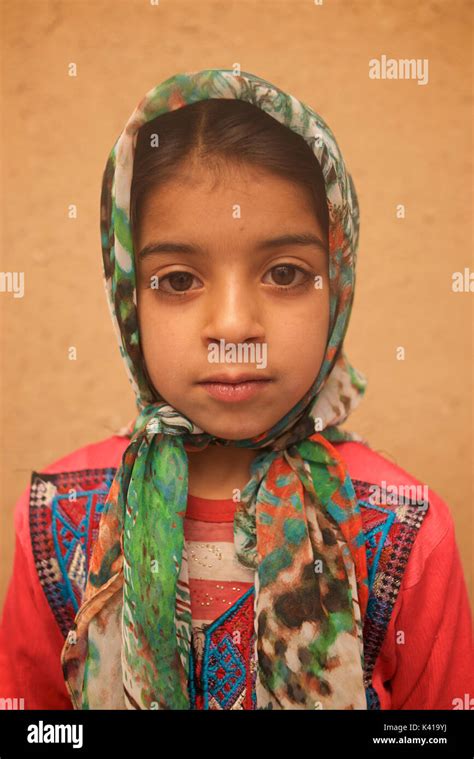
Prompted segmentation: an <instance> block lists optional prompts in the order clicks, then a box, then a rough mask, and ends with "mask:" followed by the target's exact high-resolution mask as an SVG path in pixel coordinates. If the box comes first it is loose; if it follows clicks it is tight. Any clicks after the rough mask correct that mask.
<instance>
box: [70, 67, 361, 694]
mask: <svg viewBox="0 0 474 759" xmlns="http://www.w3.org/2000/svg"><path fill="white" fill-rule="evenodd" d="M207 98H239V99H241V100H245V101H248V102H250V103H252V104H254V105H255V106H257V107H259V108H262V109H263V110H265V111H266V112H267V113H268V114H270V115H271V116H272V117H273V118H275V119H277V120H278V121H279V122H281V123H282V124H284V125H285V126H287V127H288V128H289V129H292V130H294V131H295V132H296V133H298V134H299V135H301V136H302V137H303V138H304V139H305V140H306V142H307V143H308V145H309V146H310V147H311V148H312V150H313V151H314V154H315V155H316V157H317V159H318V161H319V163H320V165H321V167H322V171H323V175H324V180H325V187H326V195H327V203H328V210H329V259H330V260H329V279H330V329H329V337H328V342H327V348H326V354H325V357H324V361H323V363H322V365H321V368H320V371H319V374H318V376H317V377H316V379H315V381H314V383H313V385H312V387H311V388H310V390H309V391H308V392H307V393H306V395H305V396H304V397H303V398H302V399H301V400H300V401H299V402H298V403H297V404H296V405H295V406H294V407H293V408H292V409H291V410H290V411H289V412H288V413H287V414H286V415H285V416H284V417H283V418H282V419H281V420H279V422H278V423H277V424H276V425H275V426H274V427H273V428H272V429H270V430H266V431H265V432H263V433H262V434H261V435H259V436H258V438H255V439H247V440H239V441H226V440H222V439H217V438H214V437H213V436H211V435H210V434H208V433H206V432H205V430H202V429H200V428H199V427H197V426H196V425H195V424H194V423H193V421H192V420H191V419H188V418H186V417H184V416H183V415H182V414H181V413H180V412H179V411H178V410H177V409H175V408H172V407H171V406H169V405H168V404H167V403H166V401H165V400H164V399H163V398H160V397H159V396H157V393H156V390H155V389H154V388H153V387H152V386H151V385H150V383H149V381H148V377H147V373H146V369H145V365H144V361H143V357H142V353H141V348H140V335H139V328H138V318H137V311H136V302H137V298H136V281H135V274H136V271H135V261H134V251H133V246H132V235H131V228H130V218H129V211H130V188H131V181H132V175H133V159H134V148H135V143H136V136H137V131H138V129H139V128H140V126H142V125H143V124H144V123H145V122H147V121H149V120H151V119H153V118H155V117H156V116H158V115H160V114H162V113H165V112H166V111H170V110H173V109H176V108H181V107H184V106H186V105H187V104H190V103H193V102H195V101H197V100H201V99H207ZM358 235H359V209H358V203H357V196H356V193H355V189H354V186H353V183H352V179H351V177H350V175H349V173H348V172H347V170H346V167H345V164H344V161H343V158H342V155H341V153H340V151H339V148H338V146H337V144H336V141H335V138H334V135H333V134H332V132H331V130H330V129H329V127H328V126H327V124H326V123H325V122H324V120H323V119H322V118H321V117H320V116H319V115H318V114H317V113H316V112H315V111H313V110H312V109H311V108H310V107H308V106H307V105H305V104H304V103H302V102H301V101H299V100H297V99H295V98H294V97H292V96H291V95H288V94H286V93H284V92H283V91H281V90H280V89H278V87H276V86H274V85H273V84H271V83H269V82H267V81H265V80H264V79H261V78H260V77H257V76H254V75H253V74H249V73H246V72H240V73H234V72H233V71H231V70H222V69H212V70H205V71H199V72H192V73H186V74H178V75H176V76H173V77H171V78H170V79H168V80H166V81H165V82H163V83H162V84H160V85H158V86H156V87H155V88H153V89H152V90H150V91H149V92H148V93H147V94H146V95H145V97H144V98H143V99H142V100H141V101H140V102H139V104H138V105H137V107H136V109H135V110H134V111H133V113H132V115H131V116H130V118H129V120H128V121H127V123H126V125H125V127H124V129H123V131H122V133H121V134H120V136H119V138H118V140H117V142H116V143H115V145H114V147H113V149H112V151H111V153H110V155H109V158H108V161H107V164H106V168H105V171H104V177H103V185H102V195H101V237H102V251H103V262H104V276H105V286H106V291H107V296H108V302H109V306H110V310H111V315H112V320H113V323H114V326H115V328H116V333H117V337H118V340H119V346H120V351H121V355H122V357H123V359H124V362H125V366H126V369H127V373H128V377H129V380H130V382H131V385H132V388H133V390H134V393H135V396H136V399H137V407H138V416H137V418H136V419H135V420H134V422H133V423H132V426H131V428H130V429H129V438H130V442H129V444H128V447H127V449H126V450H125V453H124V455H123V457H122V461H121V464H120V466H119V468H118V469H117V472H116V475H115V478H114V480H113V483H112V486H111V489H110V492H109V494H108V496H107V501H106V503H105V506H104V511H103V514H102V516H101V520H100V526H99V534H98V537H97V540H96V542H95V544H94V547H93V551H92V555H91V561H90V566H89V572H88V577H87V584H86V588H85V593H84V597H83V600H82V605H81V607H80V608H79V610H78V612H77V615H76V618H75V622H74V626H73V628H72V629H71V630H70V632H69V635H68V636H67V639H66V642H65V644H64V648H63V651H62V656H61V661H62V666H63V672H64V678H65V682H66V685H67V688H68V691H69V693H70V696H71V699H72V702H73V705H74V707H75V708H77V709H189V708H190V706H189V704H190V699H189V692H188V680H189V674H190V673H189V662H190V656H189V654H190V647H191V644H192V619H191V603H190V593H189V580H188V569H187V552H186V543H185V540H184V533H183V520H184V517H185V514H186V506H187V494H188V458H187V451H191V450H199V449H202V448H204V447H205V446H207V445H209V443H210V442H213V443H215V444H218V445H227V444H232V445H237V446H242V447H248V448H253V449H257V450H260V449H262V450H261V452H260V453H259V454H258V455H257V457H256V458H255V459H254V461H253V463H252V465H251V477H250V479H249V481H248V483H247V485H246V486H245V489H244V490H243V491H242V493H241V498H240V501H239V502H238V503H237V505H236V511H235V517H234V545H235V552H236V556H237V559H238V560H239V561H240V562H241V563H242V564H243V565H245V566H246V567H248V568H251V569H252V570H254V578H255V594H254V604H255V608H254V612H255V613H254V625H255V629H254V645H255V657H256V662H257V673H256V683H255V689H256V704H257V709H317V708H323V709H366V708H367V704H366V698H365V690H364V685H363V663H364V648H363V637H362V626H363V620H364V615H365V611H366V607H367V599H368V580H367V562H366V554H365V540H364V533H363V527H362V519H361V514H360V511H359V508H358V504H357V500H356V497H355V492H354V488H353V485H352V482H351V479H350V477H349V475H348V473H347V470H346V467H345V463H344V461H343V459H342V458H341V456H340V455H339V453H338V452H337V448H336V447H335V446H334V445H333V443H334V442H335V441H338V440H351V439H352V440H353V439H356V440H360V439H361V438H359V436H357V435H355V434H351V433H349V432H346V431H343V430H342V429H341V428H340V427H339V425H340V424H341V423H342V422H344V420H345V419H346V418H347V417H348V415H349V414H350V412H351V410H352V409H353V408H354V407H355V406H356V404H357V403H358V401H359V400H360V398H361V396H362V395H363V393H364V390H365V386H366V381H365V378H364V377H363V376H362V375H361V374H359V373H358V372H357V371H356V370H355V369H354V368H353V367H352V366H351V365H350V364H349V362H348V361H347V358H346V356H345V353H344V350H343V339H344V335H345V333H346V330H347V325H348V321H349V316H350V311H351V307H352V301H353V294H354V284H355V263H356V252H357V244H358Z"/></svg>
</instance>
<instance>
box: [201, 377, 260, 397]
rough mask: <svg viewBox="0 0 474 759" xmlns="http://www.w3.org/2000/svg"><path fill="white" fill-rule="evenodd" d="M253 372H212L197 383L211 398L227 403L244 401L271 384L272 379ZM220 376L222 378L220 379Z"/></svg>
mask: <svg viewBox="0 0 474 759" xmlns="http://www.w3.org/2000/svg"><path fill="white" fill-rule="evenodd" d="M255 377H256V375H255V374H248V373H247V374H239V375H233V376H232V375H229V374H214V375H213V377H212V378H209V379H207V380H205V381H201V382H199V383H198V384H199V385H201V387H202V388H203V389H204V390H206V392H207V393H209V395H210V396H211V397H212V398H215V399H216V400H219V401H224V402H227V403H235V402H239V401H246V400H250V398H253V397H254V396H255V395H257V394H259V393H264V392H265V389H266V388H267V387H268V386H269V385H271V383H272V380H271V379H269V378H268V377H261V376H260V377H258V375H257V379H255ZM221 378H222V379H221Z"/></svg>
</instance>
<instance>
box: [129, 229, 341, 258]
mask: <svg viewBox="0 0 474 759" xmlns="http://www.w3.org/2000/svg"><path fill="white" fill-rule="evenodd" d="M291 245H301V246H305V247H309V246H316V247H318V248H320V249H321V250H323V251H324V252H325V253H326V252H327V245H325V244H324V242H323V241H322V240H321V239H320V238H319V237H318V236H317V235H314V234H312V233H306V232H304V233H294V234H284V235H279V236H278V237H273V238H271V239H268V240H260V241H259V242H258V243H257V245H256V250H258V251H267V250H278V248H287V247H289V246H291ZM159 253H201V255H206V251H205V250H204V249H203V248H202V247H201V246H200V245H191V244H190V243H183V242H173V241H171V240H163V241H162V242H158V241H156V242H150V243H148V244H147V245H145V246H144V247H143V248H142V249H141V251H140V252H139V253H138V259H139V260H140V261H143V259H145V258H148V257H149V256H153V255H156V254H159Z"/></svg>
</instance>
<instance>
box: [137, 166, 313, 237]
mask: <svg viewBox="0 0 474 759" xmlns="http://www.w3.org/2000/svg"><path fill="white" fill-rule="evenodd" d="M140 217H141V225H140V227H141V228H140V232H141V236H142V238H143V237H146V236H147V235H148V234H151V233H156V232H158V231H166V230H168V229H170V230H171V229H182V230H183V231H194V232H196V231H199V232H200V233H205V232H207V233H208V234H217V233H218V231H219V230H227V231H228V232H232V231H235V229H236V227H238V229H239V230H240V232H241V233H243V234H245V232H246V231H248V232H250V231H251V230H252V228H253V227H255V226H257V225H258V226H259V227H260V228H262V227H263V228H264V229H268V230H272V231H275V229H276V228H280V227H281V228H282V229H283V228H284V227H287V226H288V222H289V221H290V220H293V221H294V222H297V221H299V222H304V224H305V226H307V227H310V228H313V229H314V230H316V229H318V227H319V225H318V221H317V218H316V214H315V211H314V206H313V202H312V196H311V194H310V192H309V190H307V189H306V188H304V187H303V186H302V185H300V184H298V183H295V182H292V181H290V180H288V179H285V178H284V177H281V176H278V175H276V174H274V173H272V172H269V171H266V170H264V169H260V168H258V167H253V166H237V167H225V168H220V169H219V170H218V171H216V170H214V168H212V167H211V168H210V167H206V166H201V167H200V168H197V167H190V168H189V169H188V168H187V169H182V170H180V171H179V172H177V174H176V176H174V177H173V178H172V179H170V180H168V181H166V182H163V183H161V184H158V186H157V187H156V188H154V189H150V190H149V192H148V194H147V195H146V197H145V199H144V202H143V205H142V209H141V214H140Z"/></svg>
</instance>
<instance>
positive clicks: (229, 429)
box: [199, 424, 271, 440]
mask: <svg viewBox="0 0 474 759" xmlns="http://www.w3.org/2000/svg"><path fill="white" fill-rule="evenodd" d="M199 426H200V427H201V429H203V430H205V431H206V432H207V433H208V434H210V435H214V436H215V437H220V438H222V439H223V440H247V439H248V438H253V437H257V436H258V435H261V434H262V432H265V430H267V429H270V426H271V425H270V426H269V427H262V425H261V424H260V425H259V426H258V427H257V426H256V425H255V424H253V425H238V424H237V425H236V424H232V425H218V424H217V425H216V424H211V425H206V424H200V425H199Z"/></svg>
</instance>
